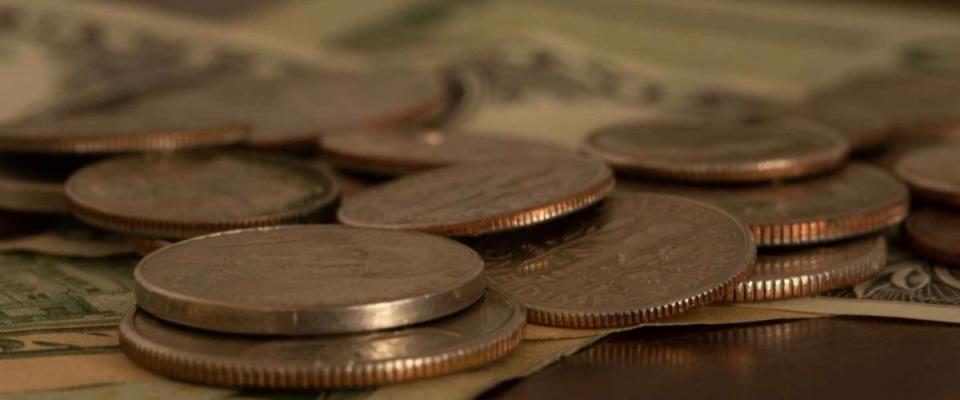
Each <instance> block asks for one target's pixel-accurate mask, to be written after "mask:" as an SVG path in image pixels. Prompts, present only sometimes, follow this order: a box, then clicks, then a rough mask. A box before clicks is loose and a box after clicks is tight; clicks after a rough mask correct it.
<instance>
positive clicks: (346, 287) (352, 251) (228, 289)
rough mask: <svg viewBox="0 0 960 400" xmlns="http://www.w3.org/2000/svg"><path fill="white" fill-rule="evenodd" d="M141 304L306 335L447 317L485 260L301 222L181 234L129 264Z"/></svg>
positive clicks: (478, 291) (470, 297)
mask: <svg viewBox="0 0 960 400" xmlns="http://www.w3.org/2000/svg"><path fill="white" fill-rule="evenodd" d="M134 277H135V279H136V286H135V288H134V292H135V293H136V297H137V305H138V306H139V307H140V308H143V309H144V310H146V311H148V312H150V313H151V314H153V315H155V316H157V317H159V318H162V319H164V320H167V321H170V322H175V323H178V324H182V325H187V326H192V327H196V328H202V329H208V330H212V331H218V332H228V333H247V334H284V335H310V334H330V333H345V332H362V331H371V330H375V329H384V328H393V327H398V326H403V325H410V324H414V323H418V322H423V321H427V320H431V319H436V318H440V317H444V316H447V315H450V314H452V313H455V312H457V311H460V310H462V309H464V308H466V307H468V306H469V305H471V304H473V303H474V302H476V301H477V299H479V298H480V297H481V296H483V289H484V284H483V262H482V261H481V260H480V258H479V257H478V256H477V254H476V253H475V252H473V251H472V250H470V249H469V248H467V247H466V246H464V245H461V244H459V243H457V242H454V241H452V240H450V239H446V238H441V237H438V236H433V235H426V234H422V233H415V232H396V231H385V230H376V229H361V228H350V227H344V226H338V225H304V226H290V227H278V228H261V229H249V230H241V231H233V232H226V233H215V234H212V235H208V236H201V237H198V238H194V239H190V240H186V241H183V242H179V243H176V244H172V245H170V246H167V247H164V248H162V249H160V250H157V251H156V252H153V253H151V254H150V255H148V256H147V257H146V258H144V259H143V260H142V261H141V262H140V264H139V265H137V269H136V271H134Z"/></svg>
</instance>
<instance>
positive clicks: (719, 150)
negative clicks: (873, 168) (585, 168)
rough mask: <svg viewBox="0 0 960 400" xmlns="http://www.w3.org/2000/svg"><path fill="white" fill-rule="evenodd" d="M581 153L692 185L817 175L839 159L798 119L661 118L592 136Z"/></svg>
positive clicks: (837, 151) (841, 152)
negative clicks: (692, 183) (753, 120)
mask: <svg viewBox="0 0 960 400" xmlns="http://www.w3.org/2000/svg"><path fill="white" fill-rule="evenodd" d="M583 149H584V151H586V152H588V153H590V154H594V155H596V156H598V157H600V158H603V159H604V160H606V161H607V162H609V163H610V164H611V165H613V167H614V168H616V169H618V170H622V171H624V172H630V173H634V174H639V175H643V176H649V177H656V178H665V179H675V180H684V181H696V182H756V181H769V180H779V179H789V178H796V177H801V176H806V175H811V174H815V173H818V172H823V171H825V170H829V169H832V168H835V167H837V166H838V165H840V163H842V162H843V161H844V159H845V158H846V155H847V151H848V146H847V144H846V142H845V141H844V140H843V138H841V137H840V136H839V135H838V134H837V133H836V132H833V131H832V130H830V129H827V128H825V127H823V126H820V125H817V124H814V123H810V122H803V121H799V120H788V119H781V120H770V121H766V122H757V123H752V124H751V123H738V122H735V121H724V120H706V119H679V118H675V119H662V120H648V121H637V122H629V123H622V124H618V125H612V126H608V127H605V128H601V129H599V130H597V131H595V132H593V133H592V134H591V135H590V136H589V137H588V138H587V139H586V140H585V142H584V145H583Z"/></svg>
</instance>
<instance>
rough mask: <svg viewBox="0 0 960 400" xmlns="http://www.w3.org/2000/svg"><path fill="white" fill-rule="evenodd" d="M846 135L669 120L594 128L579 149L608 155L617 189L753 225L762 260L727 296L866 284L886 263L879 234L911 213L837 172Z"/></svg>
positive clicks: (896, 194)
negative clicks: (711, 208)
mask: <svg viewBox="0 0 960 400" xmlns="http://www.w3.org/2000/svg"><path fill="white" fill-rule="evenodd" d="M854 141H859V139H856V140H854V139H851V138H850V137H849V136H848V137H845V136H843V135H841V134H840V133H838V132H837V131H836V129H835V128H832V127H828V125H826V124H822V123H818V122H814V120H812V119H801V118H799V117H797V116H795V115H793V116H790V117H781V118H764V119H760V120H753V121H741V120H735V119H731V120H724V121H717V120H707V119H690V118H665V119H656V120H644V121H635V122H627V123H619V124H613V125H610V126H608V127H604V128H601V129H598V130H597V131H595V132H593V133H592V134H591V135H590V136H589V137H588V138H587V139H586V140H585V142H584V145H583V146H584V147H583V149H584V151H586V152H588V153H590V154H594V155H596V156H598V157H601V158H603V159H605V160H607V161H608V162H609V163H610V165H612V166H613V167H614V168H616V169H617V170H618V171H619V172H620V173H621V175H622V176H623V177H624V179H622V180H621V185H620V189H621V191H624V192H633V193H636V192H640V193H666V194H673V195H679V196H684V197H688V198H693V199H697V200H700V201H703V202H705V203H710V204H713V205H715V206H717V207H719V208H721V209H724V210H726V211H728V212H730V213H731V214H733V215H735V216H737V218H739V219H740V220H741V221H742V222H744V223H745V224H746V225H748V226H749V228H750V231H751V233H752V236H753V238H754V240H755V241H756V243H757V246H758V247H759V248H760V253H759V255H758V258H757V262H756V264H755V265H754V266H753V270H752V273H751V274H750V276H749V277H748V278H747V279H746V280H744V281H742V282H740V283H738V284H737V285H735V286H734V287H732V288H731V289H730V290H728V291H727V292H726V293H725V298H726V299H727V300H729V301H757V300H773V299H783V298H790V297H797V296H808V295H811V294H815V293H819V292H823V291H826V290H830V289H834V288H838V287H842V286H847V285H850V284H852V283H856V282H859V281H862V280H864V279H866V278H868V277H870V276H872V275H874V274H876V273H877V272H879V270H880V269H881V268H882V267H883V266H884V264H885V260H886V247H885V245H886V244H885V241H884V239H883V238H882V237H878V236H876V235H872V234H875V233H876V232H878V231H880V230H882V229H884V228H886V227H888V226H892V225H895V224H897V223H899V222H900V221H901V220H902V219H903V218H904V217H905V216H906V214H907V211H908V196H907V190H906V188H905V187H904V186H903V184H902V183H900V182H899V181H897V180H896V179H895V178H894V177H892V176H890V175H889V174H887V173H885V172H883V171H881V170H878V169H876V168H873V167H869V166H867V165H864V164H859V163H849V164H846V165H845V161H846V157H847V154H848V152H849V149H850V145H851V142H854Z"/></svg>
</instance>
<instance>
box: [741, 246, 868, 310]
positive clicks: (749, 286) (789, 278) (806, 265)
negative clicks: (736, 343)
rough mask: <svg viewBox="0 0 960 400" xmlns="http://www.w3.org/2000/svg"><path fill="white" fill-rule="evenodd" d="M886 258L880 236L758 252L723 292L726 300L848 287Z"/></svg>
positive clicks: (781, 296)
mask: <svg viewBox="0 0 960 400" xmlns="http://www.w3.org/2000/svg"><path fill="white" fill-rule="evenodd" d="M886 261H887V245H886V240H885V239H884V238H883V237H882V236H876V237H870V238H864V239H856V240H853V241H845V242H840V243H835V244H828V245H823V246H817V247H811V248H804V249H800V250H792V249H791V250H782V251H769V252H766V253H760V254H759V255H758V256H757V262H756V264H754V266H753V271H752V272H751V273H750V276H748V277H747V279H745V280H744V281H742V282H740V283H739V284H737V285H736V286H734V287H733V288H732V289H731V290H729V291H727V296H726V297H727V301H735V302H747V301H767V300H779V299H788V298H791V297H803V296H810V295H813V294H817V293H821V292H825V291H828V290H832V289H836V288H841V287H845V286H849V285H852V284H855V283H859V282H862V281H863V280H865V279H867V278H869V277H871V276H873V275H875V274H876V273H877V272H879V271H880V270H881V269H883V267H885V266H886Z"/></svg>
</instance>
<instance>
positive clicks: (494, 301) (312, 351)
mask: <svg viewBox="0 0 960 400" xmlns="http://www.w3.org/2000/svg"><path fill="white" fill-rule="evenodd" d="M525 318H526V317H525V315H524V312H523V309H522V308H521V307H519V306H518V305H515V304H514V303H513V302H511V301H509V300H507V299H506V298H505V297H503V296H501V295H499V294H497V293H493V292H488V293H487V294H486V295H485V296H483V298H482V299H481V300H480V301H478V302H477V303H476V304H474V305H473V306H471V307H469V308H467V309H466V310H464V311H461V312H459V313H457V314H454V315H451V316H449V317H446V318H443V319H439V320H436V321H432V322H428V323H425V324H420V325H415V326H412V327H407V328H396V329H391V330H382V331H376V332H369V333H361V334H350V335H328V336H307V337H283V336H279V337H277V336H273V337H269V336H268V337H264V336H246V335H231V334H220V333H212V332H206V331H199V330H194V329H190V328H186V327H182V326H179V325H174V324H171V323H168V322H164V321H162V320H160V319H158V318H155V317H152V316H150V315H149V314H147V313H145V312H143V311H136V312H134V313H132V314H130V315H127V317H126V318H124V319H123V321H122V322H121V323H120V349H121V350H123V352H124V354H126V355H127V357H129V358H130V359H131V360H133V362H135V363H137V364H139V365H140V366H142V367H144V368H146V369H148V370H151V371H153V372H156V373H158V374H161V375H164V376H167V377H170V378H174V379H179V380H185V381H190V382H197V383H204V384H211V385H225V386H245V387H260V388H277V389H279V388H286V389H294V388H296V389H306V388H342V387H358V386H372V385H383V384H389V383H397V382H404V381H408V380H412V379H421V378H427V377H433V376H438V375H445V374H450V373H454V372H458V371H462V370H466V369H470V368H474V367H478V366H481V365H484V364H488V363H490V362H493V361H495V360H497V359H500V358H502V357H504V356H506V355H507V354H509V353H510V352H511V351H512V350H513V349H514V348H516V347H517V346H518V345H520V342H521V341H522V340H523V326H524V320H525Z"/></svg>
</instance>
